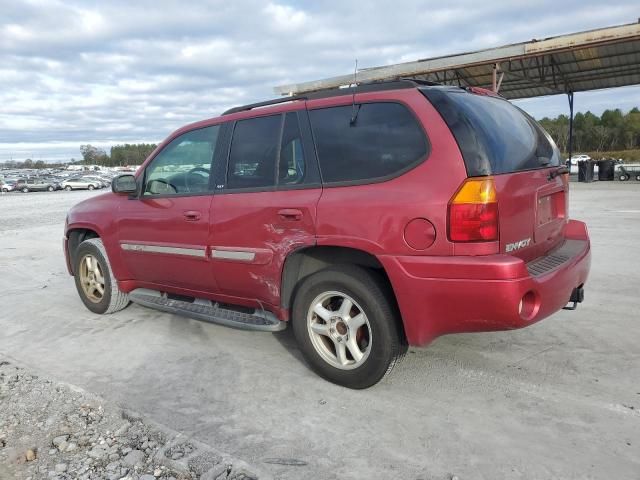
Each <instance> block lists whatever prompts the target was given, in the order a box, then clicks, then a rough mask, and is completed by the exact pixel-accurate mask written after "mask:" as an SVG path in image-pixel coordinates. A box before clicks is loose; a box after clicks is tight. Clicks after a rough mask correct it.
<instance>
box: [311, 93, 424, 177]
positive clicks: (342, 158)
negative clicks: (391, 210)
mask: <svg viewBox="0 0 640 480" xmlns="http://www.w3.org/2000/svg"><path fill="white" fill-rule="evenodd" d="M354 113H357V118H356V120H355V122H352V121H351V119H352V117H353V115H354ZM309 117H310V119H311V126H312V128H313V136H314V138H315V141H316V149H317V151H318V159H319V161H320V171H321V173H322V180H323V182H325V183H335V182H361V183H365V182H369V181H376V180H381V179H384V178H388V177H389V176H392V175H399V174H400V173H402V172H404V171H406V170H408V169H410V168H412V167H414V166H415V165H417V164H418V163H419V162H420V161H422V160H423V159H424V158H425V156H426V154H427V150H428V144H427V139H426V137H425V134H424V131H423V130H422V128H421V127H420V125H418V123H417V121H416V119H415V117H414V116H413V114H412V113H411V112H409V110H407V108H406V107H404V106H403V105H400V104H399V103H363V104H357V105H355V109H354V107H353V106H352V105H347V106H341V107H330V108H322V109H318V110H311V111H309Z"/></svg>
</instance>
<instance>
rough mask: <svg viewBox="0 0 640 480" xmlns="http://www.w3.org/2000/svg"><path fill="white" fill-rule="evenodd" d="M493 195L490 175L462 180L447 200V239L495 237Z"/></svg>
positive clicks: (494, 188) (497, 233)
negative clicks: (454, 192) (448, 200)
mask: <svg viewBox="0 0 640 480" xmlns="http://www.w3.org/2000/svg"><path fill="white" fill-rule="evenodd" d="M497 198H498V196H497V193H496V187H495V184H494V181H493V178H492V177H482V178H469V179H467V180H465V182H464V183H463V184H462V186H461V187H460V189H458V191H457V192H456V194H455V195H454V196H453V198H452V199H451V201H450V202H449V212H448V227H449V228H448V230H449V240H451V241H452V242H492V241H496V240H498V238H499V230H498V200H497Z"/></svg>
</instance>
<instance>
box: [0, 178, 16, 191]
mask: <svg viewBox="0 0 640 480" xmlns="http://www.w3.org/2000/svg"><path fill="white" fill-rule="evenodd" d="M16 183H18V181H17V180H0V191H1V192H2V193H7V192H12V191H13V190H15V188H16Z"/></svg>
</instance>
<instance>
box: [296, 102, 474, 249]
mask: <svg viewBox="0 0 640 480" xmlns="http://www.w3.org/2000/svg"><path fill="white" fill-rule="evenodd" d="M372 101H385V102H388V101H395V102H398V103H402V104H404V105H405V106H407V107H408V108H409V109H410V110H411V111H412V112H413V113H414V115H415V116H416V118H417V120H418V121H419V123H420V124H421V125H422V127H423V129H424V130H425V132H426V134H427V137H428V140H429V143H430V149H429V152H428V154H427V158H426V160H425V161H424V162H422V163H421V164H419V165H418V166H417V167H415V168H414V169H412V170H410V171H408V172H406V173H404V174H403V175H401V176H399V177H396V178H393V179H391V180H387V181H383V182H378V183H370V184H365V185H351V186H341V187H331V186H330V185H329V186H327V185H325V187H324V190H323V193H322V197H321V199H320V202H319V204H318V216H317V225H316V228H317V234H318V243H319V244H320V245H337V246H347V247H352V248H359V249H362V250H365V251H367V252H369V253H371V254H374V255H450V254H451V253H452V251H453V250H452V244H451V243H450V242H449V241H448V240H447V228H446V226H447V204H448V201H449V199H450V198H451V196H452V195H453V194H454V193H455V191H456V190H457V188H458V187H459V186H460V184H461V183H462V181H463V180H464V179H465V178H466V171H465V167H464V162H463V160H462V157H461V154H460V151H459V149H458V146H457V144H456V141H455V139H454V138H453V136H452V135H451V133H450V131H449V128H448V127H447V126H446V124H445V123H444V121H443V120H442V118H441V117H440V115H439V114H438V113H437V111H436V110H435V109H434V108H433V107H432V106H431V104H430V103H429V102H428V101H427V100H426V99H425V97H424V96H423V95H422V94H420V93H419V92H418V91H417V90H414V89H410V90H397V91H393V92H389V91H387V92H371V93H363V94H359V95H356V102H372ZM350 103H351V97H341V98H340V99H321V100H314V101H309V102H308V108H309V110H312V109H315V108H323V107H329V106H337V105H348V104H350ZM415 218H424V219H427V220H429V221H430V222H431V223H432V224H433V225H434V227H435V230H436V238H435V241H434V243H433V244H432V245H431V246H430V247H429V248H427V249H425V250H414V249H413V248H411V247H409V246H408V245H407V244H406V243H405V241H404V229H405V226H406V225H407V224H408V223H409V222H410V221H411V220H413V219H415Z"/></svg>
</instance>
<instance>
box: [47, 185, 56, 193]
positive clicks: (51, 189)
mask: <svg viewBox="0 0 640 480" xmlns="http://www.w3.org/2000/svg"><path fill="white" fill-rule="evenodd" d="M47 190H49V191H50V192H53V191H54V190H55V188H53V187H52V186H49V188H47Z"/></svg>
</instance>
